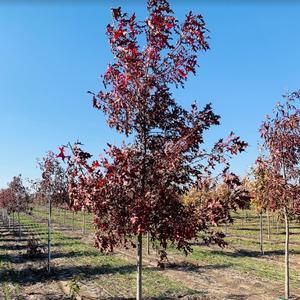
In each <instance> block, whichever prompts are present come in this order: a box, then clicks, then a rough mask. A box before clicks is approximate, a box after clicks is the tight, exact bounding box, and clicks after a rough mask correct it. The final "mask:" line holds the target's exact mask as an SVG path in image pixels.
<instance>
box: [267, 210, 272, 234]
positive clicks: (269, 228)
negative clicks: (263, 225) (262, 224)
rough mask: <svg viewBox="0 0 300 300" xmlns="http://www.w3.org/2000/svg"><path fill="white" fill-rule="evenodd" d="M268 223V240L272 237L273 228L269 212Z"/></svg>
mask: <svg viewBox="0 0 300 300" xmlns="http://www.w3.org/2000/svg"><path fill="white" fill-rule="evenodd" d="M267 221H268V239H270V237H271V227H270V214H269V211H268V210H267Z"/></svg>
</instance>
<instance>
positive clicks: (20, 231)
mask: <svg viewBox="0 0 300 300" xmlns="http://www.w3.org/2000/svg"><path fill="white" fill-rule="evenodd" d="M18 223H19V240H21V222H20V212H18Z"/></svg>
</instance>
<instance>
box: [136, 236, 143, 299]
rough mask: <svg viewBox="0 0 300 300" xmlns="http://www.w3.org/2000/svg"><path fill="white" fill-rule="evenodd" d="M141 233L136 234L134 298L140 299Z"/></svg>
mask: <svg viewBox="0 0 300 300" xmlns="http://www.w3.org/2000/svg"><path fill="white" fill-rule="evenodd" d="M142 246H143V240H142V234H141V233H139V234H138V236H137V247H136V264H137V272H136V299H137V300H142Z"/></svg>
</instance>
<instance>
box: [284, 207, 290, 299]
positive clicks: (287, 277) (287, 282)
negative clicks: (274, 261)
mask: <svg viewBox="0 0 300 300" xmlns="http://www.w3.org/2000/svg"><path fill="white" fill-rule="evenodd" d="M284 220H285V249H284V250H285V258H284V265H285V288H284V290H285V299H289V298H290V268H289V237H290V236H289V216H288V212H287V209H286V208H285V209H284Z"/></svg>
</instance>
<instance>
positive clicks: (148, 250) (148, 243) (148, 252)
mask: <svg viewBox="0 0 300 300" xmlns="http://www.w3.org/2000/svg"><path fill="white" fill-rule="evenodd" d="M147 255H150V241H149V232H147Z"/></svg>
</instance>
